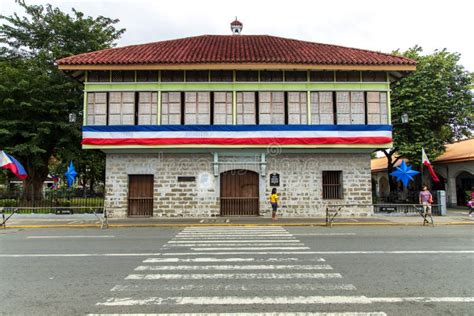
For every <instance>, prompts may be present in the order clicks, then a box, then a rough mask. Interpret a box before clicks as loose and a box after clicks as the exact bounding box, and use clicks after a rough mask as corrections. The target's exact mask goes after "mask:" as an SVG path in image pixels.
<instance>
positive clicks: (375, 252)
mask: <svg viewBox="0 0 474 316" xmlns="http://www.w3.org/2000/svg"><path fill="white" fill-rule="evenodd" d="M243 254H249V255H250V254H252V255H286V254H299V255H391V254H396V255H399V254H401V255H404V254H405V255H418V254H428V255H431V254H474V250H412V251H409V250H407V251H405V250H400V251H378V250H374V251H216V252H168V253H163V254H162V255H163V256H193V255H194V256H200V255H219V256H220V255H243ZM0 256H1V255H0Z"/></svg>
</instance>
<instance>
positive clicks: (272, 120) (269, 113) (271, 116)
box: [258, 92, 285, 124]
mask: <svg viewBox="0 0 474 316" xmlns="http://www.w3.org/2000/svg"><path fill="white" fill-rule="evenodd" d="M258 95H259V100H258V106H259V124H285V94H284V92H260V93H259V94H258Z"/></svg>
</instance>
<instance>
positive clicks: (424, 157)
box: [421, 148, 439, 182]
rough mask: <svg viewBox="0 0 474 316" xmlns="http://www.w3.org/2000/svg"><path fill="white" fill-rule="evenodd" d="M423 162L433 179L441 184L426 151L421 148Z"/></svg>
mask: <svg viewBox="0 0 474 316" xmlns="http://www.w3.org/2000/svg"><path fill="white" fill-rule="evenodd" d="M421 160H422V161H421V162H422V163H423V165H424V166H426V168H428V171H429V172H430V175H431V178H433V181H434V182H439V178H438V176H437V175H436V173H435V171H434V170H433V167H432V166H431V162H430V161H429V160H428V156H427V155H426V153H425V149H424V148H421Z"/></svg>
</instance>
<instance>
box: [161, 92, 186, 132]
mask: <svg viewBox="0 0 474 316" xmlns="http://www.w3.org/2000/svg"><path fill="white" fill-rule="evenodd" d="M161 124H163V125H180V124H181V93H180V92H163V93H162V94H161Z"/></svg>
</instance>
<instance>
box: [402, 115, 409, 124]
mask: <svg viewBox="0 0 474 316" xmlns="http://www.w3.org/2000/svg"><path fill="white" fill-rule="evenodd" d="M401 121H402V124H404V125H405V124H408V114H406V113H403V114H402V116H401Z"/></svg>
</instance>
